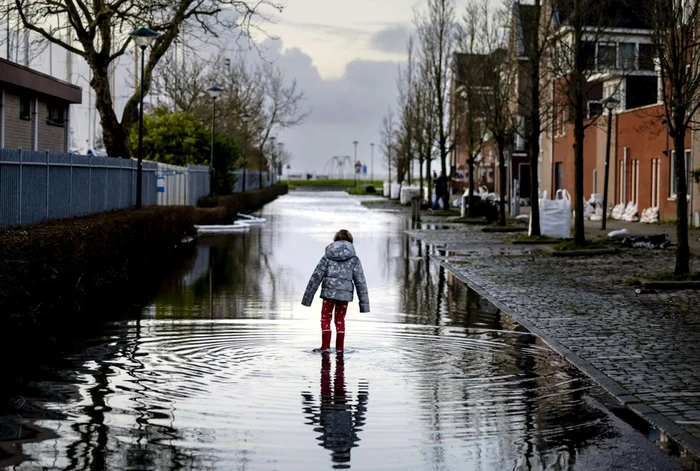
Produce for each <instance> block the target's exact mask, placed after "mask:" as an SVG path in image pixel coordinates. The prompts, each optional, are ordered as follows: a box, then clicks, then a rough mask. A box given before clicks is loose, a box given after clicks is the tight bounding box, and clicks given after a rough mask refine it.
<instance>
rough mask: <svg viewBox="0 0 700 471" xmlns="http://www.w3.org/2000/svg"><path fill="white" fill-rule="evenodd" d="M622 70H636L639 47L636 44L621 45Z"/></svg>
mask: <svg viewBox="0 0 700 471" xmlns="http://www.w3.org/2000/svg"><path fill="white" fill-rule="evenodd" d="M619 48H620V68H621V69H623V70H634V69H636V68H637V67H636V62H637V47H636V46H635V44H634V43H620V44H619Z"/></svg>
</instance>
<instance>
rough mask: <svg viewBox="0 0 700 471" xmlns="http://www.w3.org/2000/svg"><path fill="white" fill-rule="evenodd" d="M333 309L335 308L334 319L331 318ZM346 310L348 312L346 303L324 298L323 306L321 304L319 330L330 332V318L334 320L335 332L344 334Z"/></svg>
mask: <svg viewBox="0 0 700 471" xmlns="http://www.w3.org/2000/svg"><path fill="white" fill-rule="evenodd" d="M333 309H335V319H333ZM346 312H348V303H346V302H342V301H331V300H330V299H324V300H323V306H321V330H322V331H323V332H330V330H331V320H334V321H335V332H336V333H338V334H344V333H345V313H346Z"/></svg>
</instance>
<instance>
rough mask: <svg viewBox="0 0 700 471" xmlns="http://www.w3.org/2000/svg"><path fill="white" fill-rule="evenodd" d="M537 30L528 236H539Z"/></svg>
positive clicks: (536, 32)
mask: <svg viewBox="0 0 700 471" xmlns="http://www.w3.org/2000/svg"><path fill="white" fill-rule="evenodd" d="M540 5H541V3H540V0H535V4H534V7H535V12H536V13H535V18H539V17H540V12H541V9H540ZM539 33H540V32H539V29H538V28H533V31H532V36H533V37H532V44H531V47H532V50H533V51H536V52H535V54H533V56H534V57H531V60H530V87H531V88H530V122H531V124H532V130H531V131H530V136H529V137H530V235H531V236H539V235H541V232H540V199H539V197H540V182H539V178H538V176H539V170H538V167H539V159H540V132H541V127H542V123H541V119H540V60H541V59H542V57H541V52H539V51H540V47H541V46H540V38H539Z"/></svg>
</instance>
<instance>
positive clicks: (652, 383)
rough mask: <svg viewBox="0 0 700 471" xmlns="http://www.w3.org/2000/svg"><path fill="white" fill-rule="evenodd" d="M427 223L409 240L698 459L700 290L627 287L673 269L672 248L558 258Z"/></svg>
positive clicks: (468, 229) (498, 237) (508, 238)
mask: <svg viewBox="0 0 700 471" xmlns="http://www.w3.org/2000/svg"><path fill="white" fill-rule="evenodd" d="M428 219H429V221H428V222H426V220H425V219H424V221H423V223H422V224H421V228H420V229H415V230H411V231H409V235H410V236H411V237H412V238H414V239H418V240H421V241H423V242H424V243H426V244H427V245H429V246H431V247H433V252H432V257H433V258H436V259H439V260H441V261H442V262H443V264H444V265H445V266H446V267H448V268H449V269H450V270H451V271H452V272H453V273H455V274H456V275H457V276H459V277H460V278H462V279H463V281H465V282H467V283H468V284H469V285H470V286H471V287H473V288H474V289H475V290H476V291H478V292H480V294H482V295H485V296H486V297H487V298H488V299H489V300H491V301H492V302H494V303H495V304H496V305H498V306H499V307H500V308H502V309H503V310H504V311H506V312H507V313H509V314H511V315H513V316H514V317H515V318H516V320H518V321H520V322H521V323H522V324H523V325H525V326H526V327H528V328H530V329H531V330H533V331H534V332H536V333H538V334H540V335H541V336H542V338H543V339H544V340H545V341H546V342H547V343H548V344H549V345H550V346H552V347H553V348H554V349H555V350H556V351H558V352H559V353H560V354H563V355H564V356H566V357H567V358H568V359H569V360H570V361H572V363H574V364H575V365H576V366H578V367H579V368H581V369H582V370H584V371H585V372H586V373H588V374H589V375H591V376H592V377H593V378H594V379H596V381H598V382H599V383H600V384H601V385H603V386H604V387H605V388H606V389H607V390H608V391H610V392H611V393H612V394H614V395H615V396H616V397H617V398H618V399H619V400H620V401H622V402H623V403H624V404H625V405H627V406H628V407H629V408H630V409H632V410H634V411H635V412H637V413H638V414H640V415H642V416H643V417H644V418H645V419H646V420H647V421H649V422H650V423H651V424H653V425H655V426H657V427H658V428H659V429H661V430H662V431H664V432H665V433H667V434H668V435H669V436H670V437H672V438H674V439H675V440H677V441H678V442H679V443H680V444H681V445H682V446H684V447H686V448H687V449H688V450H689V451H690V452H692V453H693V454H695V455H696V456H697V455H699V454H700V292H699V291H697V290H685V291H663V292H662V291H659V292H649V293H643V294H637V293H636V292H635V288H634V287H632V286H630V285H629V280H631V279H634V278H637V277H642V276H645V275H646V276H649V275H653V274H658V273H662V272H667V271H672V270H673V266H674V255H675V253H674V251H673V250H665V251H662V250H659V251H652V250H644V249H630V250H625V251H623V252H622V253H621V254H618V255H614V256H609V255H608V256H600V257H585V258H559V257H556V258H555V257H552V256H551V255H549V253H550V252H551V248H550V247H548V246H545V245H538V246H519V245H513V244H512V241H513V240H514V239H515V236H514V235H505V234H484V233H482V232H481V231H480V229H481V228H480V227H474V226H462V225H452V226H446V225H444V220H443V223H441V224H438V223H436V221H438V219H437V218H432V220H431V218H428ZM434 228H441V230H435V229H434ZM691 264H692V266H693V267H694V268H695V269H697V268H698V260H693V261H692V262H691Z"/></svg>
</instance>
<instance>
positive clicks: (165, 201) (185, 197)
mask: <svg viewBox="0 0 700 471" xmlns="http://www.w3.org/2000/svg"><path fill="white" fill-rule="evenodd" d="M156 178H157V191H158V203H157V204H158V205H159V206H170V205H188V206H197V201H199V198H201V197H202V196H206V195H208V194H209V167H205V166H202V165H190V166H188V167H178V166H177V165H167V164H161V163H159V164H158V170H157V172H156Z"/></svg>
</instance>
